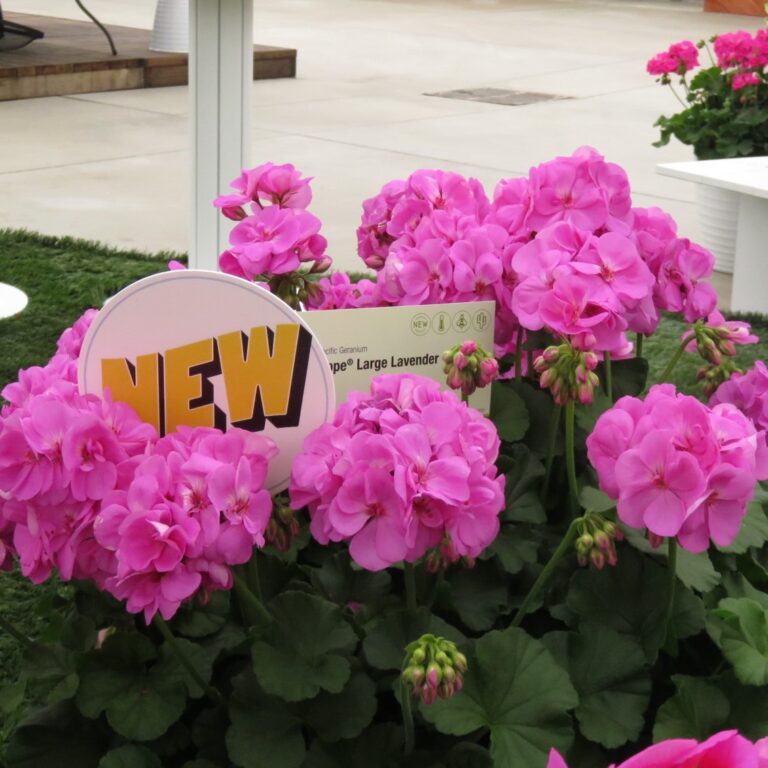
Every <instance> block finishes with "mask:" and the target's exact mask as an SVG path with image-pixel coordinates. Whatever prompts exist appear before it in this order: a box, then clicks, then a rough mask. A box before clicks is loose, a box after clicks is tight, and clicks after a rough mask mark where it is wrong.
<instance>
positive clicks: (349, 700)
mask: <svg viewBox="0 0 768 768" xmlns="http://www.w3.org/2000/svg"><path fill="white" fill-rule="evenodd" d="M375 714H376V686H375V685H374V683H373V680H371V678H370V677H368V676H367V675H365V674H363V673H358V674H356V675H352V678H351V679H350V681H349V682H348V683H347V684H346V685H345V686H344V690H343V691H342V692H341V693H321V694H320V695H319V696H316V697H315V698H314V699H312V701H310V702H308V704H307V705H306V709H304V711H303V713H302V719H303V720H304V722H305V723H306V724H307V725H309V726H310V728H312V729H313V730H314V731H315V733H317V735H318V736H319V737H320V738H321V739H322V740H323V741H339V740H340V739H353V738H355V736H358V735H359V734H360V733H361V732H362V731H364V730H365V729H366V728H367V727H368V726H369V725H370V724H371V721H372V720H373V716H374V715H375Z"/></svg>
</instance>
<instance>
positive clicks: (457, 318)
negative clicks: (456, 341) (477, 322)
mask: <svg viewBox="0 0 768 768" xmlns="http://www.w3.org/2000/svg"><path fill="white" fill-rule="evenodd" d="M453 327H454V328H455V329H456V330H457V331H461V332H463V331H466V330H467V328H469V316H468V315H467V313H466V312H464V311H461V312H457V313H456V314H455V315H454V316H453Z"/></svg>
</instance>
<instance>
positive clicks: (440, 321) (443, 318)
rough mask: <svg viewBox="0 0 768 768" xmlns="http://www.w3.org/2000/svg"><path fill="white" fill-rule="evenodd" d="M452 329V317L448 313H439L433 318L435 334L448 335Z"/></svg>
mask: <svg viewBox="0 0 768 768" xmlns="http://www.w3.org/2000/svg"><path fill="white" fill-rule="evenodd" d="M450 329H451V316H450V315H449V314H448V313H447V312H438V313H437V314H436V315H435V316H434V317H433V318H432V330H433V331H434V332H435V333H439V334H441V335H442V334H443V333H447V332H448V331H449V330H450Z"/></svg>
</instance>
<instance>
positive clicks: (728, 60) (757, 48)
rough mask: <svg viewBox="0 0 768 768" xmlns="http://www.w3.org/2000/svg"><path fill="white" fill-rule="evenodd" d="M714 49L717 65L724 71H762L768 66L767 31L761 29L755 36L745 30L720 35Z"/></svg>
mask: <svg viewBox="0 0 768 768" xmlns="http://www.w3.org/2000/svg"><path fill="white" fill-rule="evenodd" d="M713 47H714V49H715V57H716V59H717V64H718V66H719V67H721V68H722V69H730V68H736V69H743V70H745V69H758V70H762V68H763V67H765V66H766V65H768V30H766V29H759V30H758V31H757V32H755V34H754V35H752V34H750V33H749V32H745V31H744V30H739V31H738V32H728V33H725V34H722V35H718V36H717V37H716V38H715V42H714V46H713ZM758 79H759V78H758Z"/></svg>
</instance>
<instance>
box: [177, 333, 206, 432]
mask: <svg viewBox="0 0 768 768" xmlns="http://www.w3.org/2000/svg"><path fill="white" fill-rule="evenodd" d="M217 357H218V355H217V350H216V342H215V340H214V339H204V340H203V341H196V342H194V343H192V344H185V345H184V346H183V347H175V348H174V349H169V350H167V351H166V353H165V433H166V434H167V433H168V432H174V431H175V430H176V429H177V428H178V427H180V426H185V427H213V426H217V424H216V409H215V407H214V405H213V385H212V384H211V383H210V381H208V376H210V375H213V374H214V373H218V370H217V369H218V363H217Z"/></svg>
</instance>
